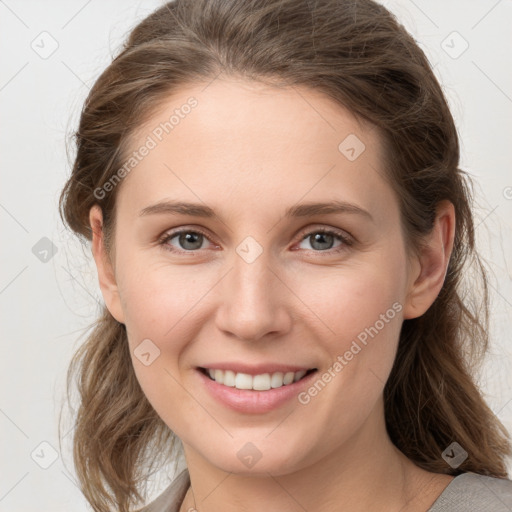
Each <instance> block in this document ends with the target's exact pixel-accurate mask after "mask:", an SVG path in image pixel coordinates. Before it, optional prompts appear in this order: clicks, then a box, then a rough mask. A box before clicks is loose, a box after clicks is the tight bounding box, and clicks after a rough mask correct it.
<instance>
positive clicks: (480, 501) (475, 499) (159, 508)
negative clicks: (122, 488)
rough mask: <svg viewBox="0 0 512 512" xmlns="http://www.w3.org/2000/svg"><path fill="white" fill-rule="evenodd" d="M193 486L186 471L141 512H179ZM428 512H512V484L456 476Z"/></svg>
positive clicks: (502, 480) (510, 482) (505, 481)
mask: <svg viewBox="0 0 512 512" xmlns="http://www.w3.org/2000/svg"><path fill="white" fill-rule="evenodd" d="M189 486H190V476H189V473H188V469H184V470H183V471H182V472H181V473H180V474H179V475H178V476H177V477H176V478H175V479H174V481H173V482H172V483H171V484H170V485H169V487H167V489H165V490H164V492H163V493H162V494H160V496H158V498H156V500H154V501H152V502H151V503H150V504H149V505H146V506H145V507H144V508H143V509H142V510H141V511H140V512H179V509H180V506H181V504H182V502H183V499H184V498H185V494H186V493H187V490H188V488H189ZM426 512H512V481H511V480H508V479H503V478H493V477H490V476H483V475H479V474H477V473H462V474H461V475H458V476H456V477H455V478H454V479H453V480H452V481H451V482H450V483H449V484H448V486H447V487H446V489H445V490H444V491H443V492H442V494H441V495H440V496H439V497H438V498H437V500H436V501H435V502H434V503H433V505H432V506H431V507H430V508H429V509H428V510H427V511H426Z"/></svg>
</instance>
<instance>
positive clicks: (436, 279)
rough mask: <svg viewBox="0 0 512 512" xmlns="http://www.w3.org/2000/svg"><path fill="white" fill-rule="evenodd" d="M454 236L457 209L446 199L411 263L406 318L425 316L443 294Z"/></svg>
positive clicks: (438, 209)
mask: <svg viewBox="0 0 512 512" xmlns="http://www.w3.org/2000/svg"><path fill="white" fill-rule="evenodd" d="M454 237H455V208H454V206H453V204H452V203H451V202H450V201H447V200H444V201H441V202H440V203H439V204H438V206H437V209H436V219H435V222H434V227H433V228H432V232H431V233H430V234H429V235H428V237H427V239H426V240H425V246H424V247H423V248H422V249H421V253H420V255H419V257H417V258H415V261H414V263H413V265H412V266H411V269H412V273H411V277H410V283H411V284H410V285H409V290H408V294H407V298H406V301H405V307H404V319H408V318H417V317H419V316H421V315H423V313H425V312H426V311H427V310H428V308H429V307H430V306H431V305H432V303H433V302H434V301H435V299H436V297H437V296H438V295H439V292H440V291H441V288H442V287H443V283H444V280H445V277H446V272H447V271H448V263H449V262H450V256H451V253H452V249H453V240H454Z"/></svg>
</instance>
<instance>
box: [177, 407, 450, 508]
mask: <svg viewBox="0 0 512 512" xmlns="http://www.w3.org/2000/svg"><path fill="white" fill-rule="evenodd" d="M374 415H375V417H372V416H374ZM376 418H381V421H376ZM184 448H185V457H186V459H187V465H188V469H189V473H190V479H191V488H189V491H188V492H187V495H186V496H185V499H184V501H183V504H182V507H181V508H180V512H186V511H188V510H197V512H217V511H221V510H222V511H223V512H235V511H236V512H241V511H243V512H258V511H261V510H268V511H269V512H273V511H277V510H287V511H291V512H292V511H293V512H295V511H297V512H299V511H300V512H303V511H304V510H308V511H309V512H320V511H322V512H326V511H327V512H331V511H332V512H334V511H336V512H339V511H351V512H363V511H365V512H366V511H368V510H372V511H375V512H380V511H382V512H385V511H389V510H401V509H404V510H405V509H407V510H418V511H425V510H427V509H428V507H429V506H430V505H431V504H432V503H433V502H434V501H435V499H436V498H437V497H438V495H439V494H440V493H441V492H442V490H443V489H444V488H445V487H446V485H448V483H449V481H451V479H452V477H448V476H446V475H436V474H434V473H429V472H427V471H425V470H423V469H421V468H419V467H417V466H416V465H415V464H414V463H413V462H412V461H410V460H409V459H407V458H406V457H405V456H404V455H403V454H402V453H401V452H400V451H399V450H398V449H397V448H396V447H395V446H394V445H393V443H392V442H391V440H390V439H389V436H388V435H387V431H386V428H385V424H384V414H383V406H382V405H381V406H380V407H377V408H376V410H374V411H373V412H372V414H370V416H369V417H368V419H367V421H366V422H365V424H364V425H363V426H362V428H360V429H359V430H358V432H357V433H356V434H355V435H354V436H352V438H351V439H349V440H348V441H346V442H345V443H343V444H341V445H340V446H338V447H336V449H334V450H332V451H331V452H330V453H328V454H327V455H326V456H325V457H323V458H321V459H319V460H316V461H315V462H314V463H312V464H309V465H305V466H304V467H302V468H300V469H297V470H296V471H294V472H292V473H288V474H284V475H279V476H274V475H272V474H271V473H266V475H263V476H261V475H257V476H251V475H249V476H247V475H239V474H236V473H228V472H225V471H222V470H220V469H219V468H217V467H215V466H213V465H211V464H210V463H209V462H208V461H207V460H205V459H204V458H203V457H201V455H200V454H199V453H198V452H196V451H195V450H194V449H193V448H192V447H191V446H189V445H187V444H185V443H184ZM269 504H272V505H271V508H269Z"/></svg>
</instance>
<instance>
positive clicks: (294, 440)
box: [90, 78, 455, 512]
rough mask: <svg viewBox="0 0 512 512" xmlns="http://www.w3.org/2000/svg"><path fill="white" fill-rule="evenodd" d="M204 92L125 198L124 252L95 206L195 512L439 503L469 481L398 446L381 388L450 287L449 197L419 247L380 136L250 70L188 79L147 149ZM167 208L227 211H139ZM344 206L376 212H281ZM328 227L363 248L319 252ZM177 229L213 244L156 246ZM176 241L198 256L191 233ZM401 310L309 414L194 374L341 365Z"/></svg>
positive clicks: (108, 267) (145, 128) (123, 311)
mask: <svg viewBox="0 0 512 512" xmlns="http://www.w3.org/2000/svg"><path fill="white" fill-rule="evenodd" d="M190 96H194V97H195V98H196V99H197V100H198V106H197V107H196V108H195V109H193V110H192V112H191V113H190V114H189V115H187V116H186V117H184V118H183V119H181V120H180V122H179V124H178V125H177V126H175V128H174V129H173V131H172V132H170V134H168V135H167V136H165V137H164V138H163V139H162V141H161V142H160V143H159V144H158V145H157V147H156V148H154V149H152V150H151V151H150V152H149V154H148V155H147V156H146V157H145V158H144V159H143V160H142V161H141V162H140V163H139V164H138V165H137V166H136V167H135V168H134V169H133V170H132V171H131V172H130V173H129V174H128V176H127V177H126V178H124V180H123V182H122V184H121V185H120V189H119V190H118V191H117V192H118V196H117V204H116V219H117V223H116V231H115V237H114V244H115V251H114V253H113V254H111V255H110V257H109V255H107V253H106V251H105V247H104V239H103V233H102V216H101V210H100V209H99V208H98V207H97V206H95V207H93V208H92V209H91V211H90V223H91V227H92V228H93V231H94V235H93V242H92V250H93V255H94V258H95V261H96V265H97V269H98V276H99V282H100V287H101V290H102V293H103V297H104V299H105V303H106V305H107V307H108V309H109V311H110V312H111V313H112V315H113V316H114V317H115V318H116V319H117V320H118V321H119V322H122V323H124V324H125V325H126V328H127V333H128V341H129V345H130V351H131V353H132V361H133V367H134V370H135V373H136V375H137V378H138V380H139V382H140V384H141V387H142V389H143V391H144V393H145V394H146V396H147V398H148V400H149V401H150V403H151V404H152V406H153V407H154V408H155V410H156V411H157V413H158V414H159V415H160V416H161V418H162V419H163V420H164V421H165V423H166V424H167V425H168V426H169V428H171V429H172V430H173V431H174V432H175V433H176V434H177V435H178V436H179V437H180V439H181V440H182V441H183V445H184V450H185V457H186V460H187V465H188V469H189V472H190V476H191V489H189V491H188V493H187V495H186V497H185V501H184V502H183V504H182V507H181V509H180V510H181V511H186V510H190V508H191V507H194V506H195V508H196V509H197V510H200V511H206V512H208V511H219V510H222V511H225V512H230V511H235V510H236V511H238V512H239V511H247V512H249V511H261V510H266V511H269V512H274V511H275V512H277V511H282V510H286V511H303V510H307V511H309V512H314V511H334V510H336V511H340V510H350V511H352V512H358V511H367V510H372V511H381V510H382V511H384V510H385V511H391V510H393V511H394V510H396V511H398V510H413V511H425V510H427V509H428V508H429V506H430V505H431V504H432V503H433V502H434V500H435V499H436V498H437V497H438V496H439V494H440V493H441V492H442V491H443V489H444V488H445V487H446V486H447V485H448V484H449V482H450V481H451V480H452V478H453V477H450V476H447V475H439V474H434V473H430V472H427V471H424V470H422V469H420V468H418V467H417V466H416V465H415V464H414V463H413V462H412V461H410V460H409V459H407V458H406V457H405V456H404V455H403V454H402V453H401V452H400V451H398V450H397V449H396V447H395V446H394V445H393V444H392V442H391V441H390V439H389V437H388V435H387V432H386V428H385V422H384V408H383V389H384V385H385V382H386V380H387V378H388V376H389V373H390V371H391V367H392V364H393V361H394V359H395V355H396V349H397V344H398V337H399V332H400V327H401V324H402V322H403V320H404V319H408V318H415V317H418V316H421V315H422V314H423V313H424V312H425V311H426V310H427V309H428V308H429V307H430V305H431V304H432V303H433V301H434V300H435V298H436V296H437V295H438V293H439V291H440V289H441V287H442V284H443V281H444V277H445V275H446V269H447V265H448V261H449V257H450V253H451V251H452V245H453V236H454V222H455V217H454V209H453V205H452V204H451V203H449V202H444V203H441V204H440V205H439V207H438V213H437V219H436V222H435V226H434V229H433V231H432V233H431V235H430V236H429V237H428V239H427V242H428V243H427V245H426V247H425V248H424V249H423V250H422V252H421V253H420V254H418V255H415V256H413V255H409V253H408V252H407V251H406V245H405V241H404V236H403V232H402V230H401V227H400V213H399V207H398V200H397V198H396V197H395V195H394V191H393V190H392V188H391V187H390V185H389V184H388V183H387V182H386V181H385V180H384V178H383V175H382V172H383V171H382V167H381V162H382V158H383V156H382V155H383V151H382V146H381V141H380V137H379V134H378V131H377V130H376V129H374V128H372V127H371V126H366V125H363V124H361V123H360V122H358V121H357V120H356V119H355V118H354V117H353V116H352V115H351V114H350V113H349V112H348V111H347V110H346V109H344V108H343V107H341V106H339V105H338V104H336V103H334V102H333V101H332V100H330V99H329V98H327V97H325V96H323V95H322V94H320V93H319V92H317V91H313V90H310V89H307V88H274V87H269V86H265V85H261V84H259V83H255V82H248V81H244V80H242V79H234V78H230V79H217V80H215V81H214V82H213V83H211V84H210V85H209V86H208V87H205V84H192V85H189V86H187V87H184V88H183V89H181V90H178V91H175V92H174V93H173V95H172V97H169V98H168V100H167V101H166V102H165V104H164V105H162V107H161V108H160V109H159V110H158V113H157V114H155V115H154V116H153V117H152V118H151V119H149V120H148V121H147V122H146V123H144V124H143V125H142V126H141V127H140V129H139V130H138V131H137V132H136V133H135V134H134V136H133V137H132V140H131V147H132V148H133V149H136V148H138V147H140V145H141V144H143V143H144V141H145V140H146V137H147V136H148V134H150V133H151V131H152V130H153V129H154V128H155V127H156V126H158V124H159V123H160V122H162V121H164V120H165V119H168V118H169V116H170V115H171V114H172V111H173V110H174V109H176V108H179V107H180V106H181V105H183V104H184V103H185V102H186V100H187V99H188V98H189V97H190ZM348 134H355V135H356V136H357V137H358V138H359V139H360V140H361V141H363V142H364V144H365V146H366V149H365V150H364V152H363V153H361V155H360V156H359V157H358V158H357V159H356V160H354V161H349V160H348V159H347V158H346V157H345V156H344V155H343V154H342V153H341V152H340V151H339V150H338V145H339V144H340V142H341V141H343V140H344V139H345V137H346V136H347V135H348ZM169 199H179V200H182V201H190V202H197V203H201V204H206V205H208V206H210V207H211V208H212V209H213V210H214V211H215V213H216V216H215V217H212V218H200V217H193V216H186V215H183V214H180V215H176V214H174V215H173V214H169V213H160V214H153V215H144V216H140V215H139V213H140V211H141V210H142V209H144V208H146V207H147V206H149V205H152V204H155V203H158V202H160V201H162V200H169ZM332 199H339V200H343V201H347V202H349V203H352V204H355V205H358V206H359V207H361V208H363V209H365V210H367V211H368V212H369V213H370V214H371V217H372V220H369V219H367V218H366V217H365V216H364V215H360V214H354V213H342V214H332V213H331V214H322V215H315V216H313V217H300V218H295V219H287V218H284V217H283V215H284V211H285V209H286V208H287V207H290V206H293V205H295V204H297V203H304V202H323V201H328V200H332ZM322 227H325V228H331V229H335V230H336V229H337V230H340V231H341V232H342V233H345V234H347V233H348V234H350V235H351V236H352V237H353V239H354V243H353V244H352V245H351V246H343V247H342V250H341V251H340V252H335V251H336V249H337V248H338V247H340V246H342V244H343V242H341V241H339V240H338V239H336V238H332V239H329V238H327V239H326V240H325V242H324V243H323V244H324V245H319V244H315V239H314V234H315V233H317V232H318V231H317V230H318V228H322ZM175 228H180V229H183V228H184V229H187V230H189V231H194V229H201V230H202V231H204V232H205V233H206V235H207V237H208V238H206V237H204V238H200V240H199V242H198V243H196V245H195V246H194V245H193V244H192V245H193V249H192V250H190V249H189V251H188V253H186V254H182V253H179V252H174V253H173V252H171V251H169V250H166V249H165V245H162V244H161V245H159V243H158V240H159V237H161V235H163V234H164V233H166V232H169V231H170V230H171V229H175ZM315 230H316V231H315ZM196 232H197V231H196ZM308 234H309V235H313V236H309V237H307V236H306V235H308ZM248 236H251V237H252V238H254V240H256V241H257V243H258V244H259V245H260V246H261V248H262V249H263V252H262V254H261V255H259V257H257V258H256V259H255V261H253V262H252V263H247V261H245V260H244V259H243V258H242V257H240V256H239V254H238V253H237V252H236V249H237V247H238V246H239V244H240V243H241V242H242V241H243V240H244V239H245V238H246V237H248ZM201 240H202V241H203V243H202V244H201ZM166 244H167V246H168V247H169V246H170V247H171V248H174V249H175V250H176V251H182V252H185V251H186V250H187V248H190V247H191V244H190V243H189V244H188V245H187V243H186V242H185V245H183V242H182V243H181V244H180V240H179V237H174V238H173V239H171V240H169V241H167V242H166ZM194 247H199V248H194ZM292 248H294V249H292ZM323 248H324V249H323ZM396 302H398V303H399V304H400V305H401V306H402V308H401V311H400V312H398V313H397V314H396V316H395V317H394V318H393V319H392V320H390V321H389V322H388V323H386V325H385V327H384V328H382V329H381V330H380V331H379V333H378V335H376V336H375V337H374V338H373V339H371V340H370V341H369V342H368V344H367V345H366V346H365V347H364V348H363V349H362V350H361V351H360V352H359V353H358V354H357V355H356V356H355V357H354V358H353V359H352V360H351V361H350V362H349V363H348V364H347V365H346V366H345V367H344V368H343V370H342V371H341V372H339V374H337V376H336V378H334V379H332V381H331V382H330V383H329V384H328V385H327V386H325V388H324V389H323V390H322V391H321V392H320V393H319V394H318V395H317V396H316V397H314V399H312V400H311V401H310V402H309V403H308V404H307V405H301V404H299V403H298V402H297V400H295V399H293V400H290V401H288V402H287V403H285V404H284V405H282V406H280V407H279V408H277V409H275V410H273V411H270V412H267V413H265V414H251V415H247V414H243V413H240V412H235V411H232V410H230V409H228V408H226V407H225V406H224V405H222V404H219V403H218V402H217V401H216V400H215V399H214V398H213V397H212V396H210V395H209V394H207V393H202V392H201V386H199V382H198V376H197V373H196V370H195V367H196V366H207V363H208V362H213V361H216V360H217V361H218V360H219V359H221V360H229V361H249V362H252V363H259V362H264V361H276V362H284V363H288V364H297V365H300V366H305V367H310V368H311V367H316V368H318V369H319V371H320V373H321V372H322V371H326V370H327V369H328V368H329V367H331V366H332V364H333V362H334V361H335V360H336V358H337V356H338V355H340V354H344V353H345V352H346V351H347V350H348V349H349V348H350V345H351V343H352V341H353V340H354V339H356V337H357V335H358V334H359V333H361V332H362V331H364V329H365V328H366V327H369V326H373V325H374V324H375V322H376V321H377V320H378V319H379V315H381V314H383V313H386V311H387V310H389V309H390V308H391V307H392V304H393V303H396ZM144 339H150V340H151V341H152V342H153V343H154V344H155V345H156V346H157V347H158V348H159V350H160V356H159V357H157V358H156V359H155V360H154V361H153V362H152V363H151V364H150V365H149V366H145V365H144V364H142V363H141V362H140V361H139V360H138V358H137V357H135V356H134V352H133V351H134V349H135V348H136V347H137V346H138V345H139V344H140V343H141V342H142V340H144ZM249 442H251V443H253V444H254V445H255V446H256V447H257V449H258V450H259V452H260V453H261V459H260V460H259V461H258V462H257V463H256V464H255V465H254V466H253V467H252V468H248V467H246V466H245V465H244V464H242V463H241V461H240V460H239V458H238V457H237V452H238V451H239V450H240V449H241V448H242V447H244V445H246V443H249Z"/></svg>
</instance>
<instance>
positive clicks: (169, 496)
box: [138, 469, 190, 512]
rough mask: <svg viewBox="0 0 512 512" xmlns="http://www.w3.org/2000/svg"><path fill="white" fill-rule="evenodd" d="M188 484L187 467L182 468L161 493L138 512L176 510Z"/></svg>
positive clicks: (171, 511)
mask: <svg viewBox="0 0 512 512" xmlns="http://www.w3.org/2000/svg"><path fill="white" fill-rule="evenodd" d="M189 486H190V476H189V473H188V469H184V470H183V471H182V472H181V473H180V474H179V475H178V476H177V477H176V478H175V479H174V480H173V481H172V483H171V484H170V485H169V487H167V488H166V489H165V490H164V491H163V492H162V494H160V495H159V496H158V497H157V498H156V499H155V500H154V501H152V502H151V503H149V504H148V505H146V506H145V507H144V508H142V509H140V510H139V511H138V512H178V511H179V509H180V506H181V503H182V502H183V499H184V498H185V494H186V493H187V490H188V488H189Z"/></svg>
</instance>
